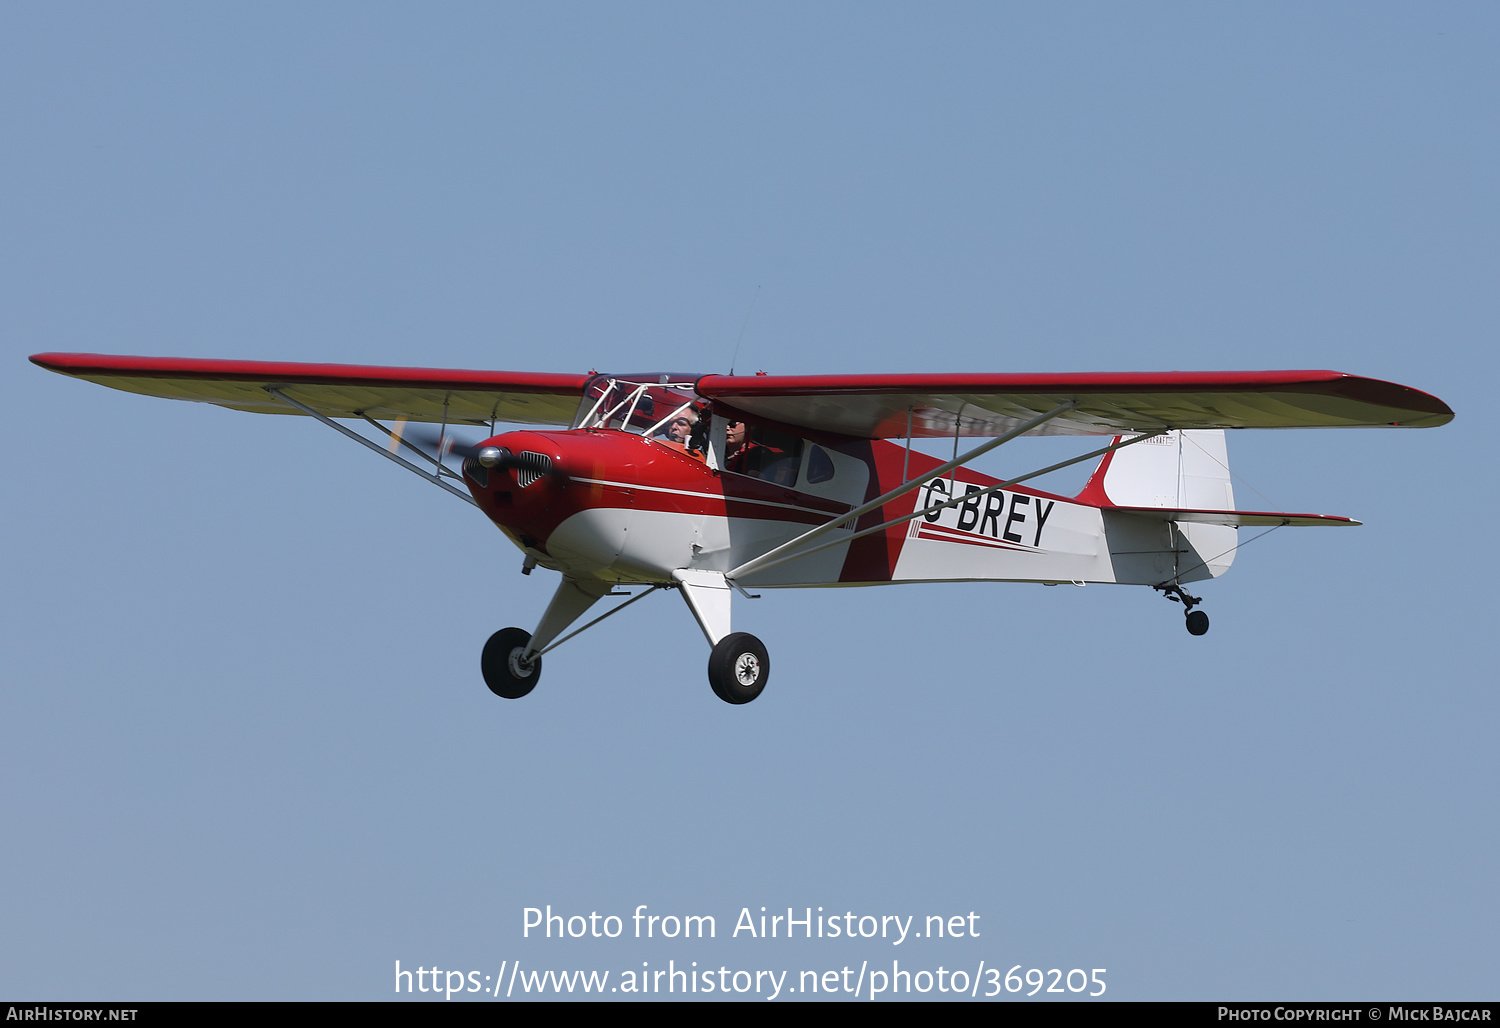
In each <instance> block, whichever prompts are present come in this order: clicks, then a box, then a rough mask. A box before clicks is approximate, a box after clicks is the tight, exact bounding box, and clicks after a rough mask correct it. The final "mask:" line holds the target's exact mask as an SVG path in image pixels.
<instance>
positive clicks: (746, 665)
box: [734, 653, 760, 685]
mask: <svg viewBox="0 0 1500 1028" xmlns="http://www.w3.org/2000/svg"><path fill="white" fill-rule="evenodd" d="M734 677H735V678H737V679H738V680H739V683H740V684H741V685H754V684H755V680H756V679H757V678H759V677H760V659H759V658H757V657H756V656H755V654H753V653H741V654H740V655H739V659H738V660H736V661H735V662H734Z"/></svg>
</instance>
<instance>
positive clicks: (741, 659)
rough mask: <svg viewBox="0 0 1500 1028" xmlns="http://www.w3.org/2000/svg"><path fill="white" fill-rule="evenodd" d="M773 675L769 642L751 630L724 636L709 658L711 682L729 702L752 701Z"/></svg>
mask: <svg viewBox="0 0 1500 1028" xmlns="http://www.w3.org/2000/svg"><path fill="white" fill-rule="evenodd" d="M770 677H771V658H770V657H768V656H767V655H766V647H765V644H764V643H762V642H761V641H760V640H759V639H757V638H756V637H755V636H753V635H751V634H750V633H749V632H735V633H734V634H733V635H726V636H725V637H724V638H722V639H720V640H719V642H718V645H716V646H715V647H714V650H713V653H711V654H709V657H708V684H709V685H711V686H713V688H714V695H715V696H717V697H719V699H721V700H723V701H724V702H725V703H736V704H738V703H749V702H750V701H751V700H753V699H755V697H757V696H759V695H760V693H761V690H762V689H764V688H765V687H766V680H767V679H768V678H770Z"/></svg>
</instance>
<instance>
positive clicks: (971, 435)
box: [31, 353, 1453, 703]
mask: <svg viewBox="0 0 1500 1028" xmlns="http://www.w3.org/2000/svg"><path fill="white" fill-rule="evenodd" d="M31 360H32V362H33V363H35V364H38V365H40V366H41V367H43V368H47V369H49V370H51V371H56V372H59V373H61V374H64V375H71V376H73V377H76V378H83V379H88V380H89V381H92V382H97V383H99V384H101V385H107V386H111V387H113V388H116V389H123V390H126V391H129V392H136V393H145V394H147V395H150V396H162V397H170V398H173V399H179V400H195V401H198V402H203V403H214V404H218V405H220V406H223V407H230V408H233V409H235V410H244V411H254V412H257V413H265V414H298V415H306V416H309V417H312V418H315V419H317V420H318V421H321V422H323V423H324V424H325V425H328V426H329V427H331V428H334V429H336V430H337V431H339V432H342V433H343V434H345V435H346V436H349V437H351V438H352V439H354V440H356V441H358V442H360V443H362V444H364V445H365V446H367V447H369V448H370V449H372V450H374V451H375V452H377V453H380V454H382V455H383V456H385V457H388V458H389V459H390V460H392V461H394V462H396V463H398V464H400V465H402V466H403V467H405V468H406V469H408V470H409V471H412V472H415V473H416V474H418V475H420V476H422V477H423V478H426V479H427V480H429V481H431V482H433V483H435V484H437V485H438V486H440V487H441V488H443V489H446V490H447V491H448V492H450V493H452V494H453V495H455V496H458V497H459V498H461V499H463V500H465V501H467V502H469V503H472V504H474V505H475V506H476V507H478V508H479V509H480V510H481V511H482V512H483V513H484V514H485V516H487V517H488V518H489V519H490V520H491V521H492V522H493V523H494V524H495V525H496V526H497V527H498V528H499V529H500V530H501V531H502V532H504V533H505V535H506V536H508V537H509V538H510V540H511V541H512V542H513V543H515V544H516V546H518V547H519V548H520V549H521V551H522V553H523V554H524V559H523V562H522V565H521V572H522V574H528V575H529V574H530V573H531V571H532V570H533V569H534V568H535V567H537V566H541V567H544V568H548V569H550V570H553V571H556V572H558V573H560V574H561V576H562V581H561V582H560V583H559V584H558V586H557V590H556V592H555V593H554V594H553V597H552V601H551V603H549V604H548V606H547V609H546V611H545V613H543V615H542V617H541V621H540V622H539V623H538V625H537V627H536V629H535V630H534V631H532V632H530V633H528V632H526V631H524V630H522V629H519V628H506V629H502V630H501V631H498V632H496V633H495V634H494V635H492V636H491V637H490V639H489V641H488V642H487V643H486V644H485V646H484V650H483V654H482V657H481V661H480V665H481V670H482V672H483V675H484V680H485V683H486V684H487V685H488V686H489V688H490V689H491V690H492V691H493V692H494V693H495V694H497V695H499V696H502V697H506V698H511V699H514V698H518V697H521V696H524V695H526V694H527V693H529V692H530V691H531V690H532V688H533V687H534V686H535V685H536V683H537V680H538V679H539V678H540V676H541V671H542V655H543V654H545V653H547V652H548V651H549V650H551V649H553V648H555V647H557V646H559V645H561V644H562V643H563V642H566V641H567V640H568V639H571V638H573V636H575V635H577V634H578V633H580V632H582V631H584V630H585V629H587V628H590V627H592V626H593V625H595V624H597V623H598V622H600V621H602V620H603V619H604V618H606V617H609V616H611V615H613V614H615V613H617V612H619V611H620V610H623V609H624V608H625V607H628V606H629V605H630V604H632V603H634V602H636V600H638V599H640V598H642V597H643V596H645V595H647V594H649V593H651V592H654V591H656V590H658V589H675V590H677V591H678V592H679V593H680V594H681V595H682V597H683V599H684V600H685V601H686V603H687V607H688V609H689V611H691V613H692V616H693V617H694V618H695V619H696V620H697V622H698V626H699V627H700V628H701V629H702V630H703V634H704V636H705V637H706V638H707V640H708V643H709V646H710V647H711V648H712V651H711V654H710V657H709V662H708V679H709V682H710V684H711V685H712V686H713V690H714V692H715V693H716V694H717V695H718V696H719V697H720V698H721V699H723V700H725V701H726V702H728V703H748V702H749V701H751V700H753V699H755V698H756V697H757V696H759V695H760V693H761V690H762V689H764V688H765V685H766V681H767V679H768V677H769V675H770V668H771V665H770V660H769V657H768V656H767V653H766V648H765V646H764V645H763V644H762V643H761V641H760V640H759V639H757V638H755V636H753V635H750V634H748V633H745V632H734V631H732V630H731V622H730V607H731V599H732V598H733V596H734V595H735V594H736V593H739V594H741V595H745V596H750V595H752V594H751V593H750V592H749V590H751V589H774V588H791V587H811V586H825V587H826V586H856V585H886V584H891V583H899V582H958V581H1005V582H1033V583H1041V584H1043V585H1060V584H1064V583H1072V584H1076V585H1082V584H1084V583H1089V582H1112V583H1122V584H1131V585H1144V586H1150V587H1151V588H1153V589H1155V590H1157V591H1159V592H1161V593H1162V594H1163V595H1164V596H1165V597H1166V598H1168V599H1170V600H1173V601H1175V602H1179V603H1181V604H1182V607H1183V611H1184V613H1185V615H1186V624H1187V630H1188V631H1189V632H1191V633H1192V634H1193V635H1202V634H1203V633H1204V632H1206V631H1208V617H1207V615H1206V614H1204V612H1203V611H1201V610H1195V609H1194V608H1195V607H1196V606H1197V605H1198V604H1199V603H1200V602H1201V600H1199V598H1198V597H1196V596H1193V595H1192V594H1190V593H1189V592H1188V591H1187V589H1186V586H1187V585H1188V584H1190V583H1193V582H1198V581H1203V580H1205V579H1210V578H1217V577H1218V576H1220V575H1222V574H1223V573H1224V572H1225V571H1226V570H1228V568H1229V565H1230V563H1231V562H1232V561H1233V559H1234V552H1235V549H1236V547H1237V545H1238V543H1237V535H1236V533H1237V531H1238V529H1240V528H1243V527H1248V526H1266V527H1267V528H1271V527H1277V526H1282V525H1322V526H1329V525H1355V524H1358V522H1356V521H1352V520H1350V519H1349V518H1343V517H1334V516H1329V515H1322V514H1287V513H1282V512H1279V511H1246V510H1236V509H1235V504H1234V493H1233V489H1232V488H1231V484H1230V474H1229V465H1228V456H1227V453H1226V449H1225V441H1224V430H1225V429H1232V428H1322V427H1385V426H1400V427H1406V428H1429V427H1433V426H1436V425H1442V424H1446V423H1447V422H1448V421H1451V420H1452V418H1453V412H1452V411H1451V410H1449V409H1448V407H1447V405H1445V404H1444V403H1443V402H1442V401H1441V400H1438V399H1437V398H1436V397H1433V396H1429V395H1427V394H1426V393H1422V392H1418V391H1417V390H1415V389H1410V388H1407V387H1405V386H1400V385H1395V384H1393V383H1390V382H1381V381H1378V380H1375V379H1369V378H1359V377H1355V376H1352V375H1344V374H1339V373H1337V372H1332V371H1261V372H1167V373H1159V374H1152V373H1124V374H1118V373H1117V374H1067V375H1029V374H1026V375H1018V374H1006V375H988V374H945V375H820V376H784V375H764V374H761V375H753V376H734V375H701V376H697V375H684V374H632V375H603V374H592V373H591V374H587V375H560V374H535V373H522V372H491V371H451V370H434V369H426V368H387V367H362V366H354V365H336V364H287V363H270V362H261V361H231V360H190V359H179V358H158V357H120V356H107V355H102V354H79V353H44V354H37V355H36V356H34V357H32V358H31ZM341 421H352V422H356V423H360V424H361V425H364V426H368V429H371V430H374V431H377V432H378V433H379V434H378V435H377V436H375V437H374V438H371V436H370V434H369V431H365V432H356V431H355V430H354V429H353V428H350V427H349V426H348V425H346V424H341V423H340V422H341ZM413 422H418V423H431V424H438V425H440V426H441V428H440V429H439V431H438V434H437V435H436V436H431V435H430V434H424V432H423V430H422V429H420V428H412V427H410V423H413ZM502 423H504V424H510V425H513V424H519V425H530V426H539V427H536V428H524V429H521V430H517V431H507V432H503V433H500V434H496V431H495V429H496V426H497V425H499V424H502ZM465 425H466V426H485V427H486V429H487V432H488V436H487V437H486V438H484V439H482V440H481V441H479V442H477V443H475V444H464V443H460V442H458V441H457V440H456V439H455V438H454V437H453V436H452V435H450V429H452V428H454V427H456V426H465ZM1026 435H1079V436H1090V435H1092V436H1107V437H1111V438H1110V441H1109V442H1108V443H1107V444H1106V445H1104V446H1101V447H1098V448H1096V449H1093V450H1091V451H1090V452H1088V453H1085V454H1083V455H1081V456H1079V457H1074V458H1071V459H1069V460H1065V461H1062V462H1059V463H1057V464H1053V465H1051V466H1049V467H1046V468H1041V469H1038V470H1035V471H1032V472H1030V473H1027V474H1023V475H1017V476H1015V477H1013V478H1009V479H1007V480H1004V481H1001V480H998V479H995V478H991V477H989V476H986V475H983V474H980V473H978V472H975V471H972V470H970V469H969V468H968V467H966V465H967V464H968V463H969V462H971V461H972V460H974V459H975V458H977V457H979V456H980V455H981V454H983V453H986V452H988V451H989V450H992V449H994V448H995V447H997V446H1000V445H1002V444H1004V443H1008V442H1010V441H1012V440H1014V439H1016V438H1018V437H1020V436H1026ZM934 438H942V439H948V438H951V439H952V440H953V457H952V459H951V460H947V461H944V460H939V459H938V458H936V457H932V456H929V455H927V454H926V453H923V452H921V451H918V450H914V449H912V446H911V442H912V440H913V439H934ZM979 438H982V439H983V440H984V441H983V442H982V443H980V444H978V445H973V446H971V448H968V449H963V447H962V443H961V441H962V440H964V439H970V440H973V439H979ZM893 440H903V441H904V443H903V444H898V443H896V442H894V441H893ZM961 450H962V452H960V451H961ZM1094 458H1099V464H1098V466H1097V467H1096V468H1095V469H1094V472H1093V474H1092V476H1091V477H1090V478H1089V480H1088V484H1087V485H1086V486H1085V487H1084V489H1083V491H1082V492H1080V493H1079V494H1078V495H1077V496H1071V497H1070V496H1060V495H1056V494H1053V493H1048V492H1043V491H1041V490H1038V489H1035V488H1031V487H1029V486H1026V485H1023V484H1022V483H1023V482H1027V481H1030V480H1032V479H1034V478H1037V477H1039V476H1041V475H1043V474H1046V473H1047V472H1050V471H1055V470H1057V469H1059V468H1062V467H1066V466H1069V465H1072V464H1077V463H1079V462H1081V461H1086V460H1091V459H1094ZM452 459H457V460H460V461H461V467H460V468H459V469H457V470H455V469H454V468H453V467H450V466H449V464H448V463H447V462H448V461H449V460H452ZM627 587H640V591H639V592H635V593H633V594H632V593H630V592H629V591H628V588H627ZM622 590H626V591H622ZM605 596H629V599H626V600H625V601H624V602H623V603H621V604H619V605H618V606H615V607H613V608H612V609H611V610H609V611H608V612H607V613H605V614H603V615H601V616H599V617H596V618H594V619H593V620H592V621H589V622H587V623H586V624H584V625H583V626H582V627H581V628H578V629H576V630H574V631H572V632H569V633H568V634H566V635H564V634H563V633H564V632H567V630H568V629H569V628H570V627H571V626H572V625H574V624H575V623H576V622H577V621H578V620H580V619H581V618H582V616H583V615H584V614H585V613H586V612H587V611H588V610H589V609H590V608H592V607H593V606H594V604H595V603H597V602H598V601H599V600H600V599H601V598H603V597H605Z"/></svg>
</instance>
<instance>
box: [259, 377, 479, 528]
mask: <svg viewBox="0 0 1500 1028" xmlns="http://www.w3.org/2000/svg"><path fill="white" fill-rule="evenodd" d="M265 388H266V392H268V393H270V394H271V395H272V396H274V397H276V399H278V400H280V401H281V402H282V403H284V404H287V405H288V406H290V407H296V408H297V409H298V410H300V411H301V412H302V413H303V414H307V415H310V416H311V417H314V418H317V419H318V420H319V421H321V422H323V424H325V425H327V426H328V427H329V428H331V429H333V430H335V431H337V432H342V433H343V434H344V435H346V436H348V437H349V438H350V439H353V440H354V441H355V442H356V443H359V444H361V445H362V446H368V447H369V448H370V449H372V450H374V451H375V452H376V453H378V454H380V455H381V456H382V457H385V458H386V459H387V460H393V461H395V462H396V463H397V464H400V465H401V466H402V467H403V468H405V469H406V470H407V471H410V472H412V473H413V474H414V475H417V476H418V477H419V478H422V479H424V480H425V481H428V482H431V483H432V484H433V485H435V486H437V487H438V488H439V489H444V490H447V491H448V492H450V493H452V494H453V495H454V496H457V497H458V498H459V499H460V500H463V501H464V502H465V503H471V504H473V505H474V506H476V507H477V506H479V504H477V503H474V497H472V496H470V495H469V494H468V493H466V492H464V491H463V490H461V489H457V488H455V487H453V486H451V485H449V484H448V483H447V482H444V481H443V480H442V479H440V478H438V477H437V476H436V475H435V474H434V475H429V474H428V473H427V472H426V471H425V470H423V469H422V468H419V467H417V466H416V465H415V464H413V463H412V462H411V461H409V460H407V459H406V458H404V457H398V456H397V455H396V454H394V453H391V452H390V451H389V450H387V449H385V448H384V447H382V446H381V445H380V444H379V443H376V442H374V441H373V440H370V439H366V438H365V437H364V436H362V435H360V434H359V433H358V432H356V431H354V430H353V429H352V428H345V427H344V426H343V425H340V424H339V423H338V422H337V421H334V420H333V419H332V418H329V417H324V416H323V415H322V414H319V413H318V412H317V411H315V410H313V409H312V408H311V407H309V406H307V405H306V404H303V403H298V402H297V401H296V400H294V399H292V398H291V397H290V396H288V395H286V394H285V393H283V392H282V391H281V390H280V389H277V388H276V387H275V386H266V387H265Z"/></svg>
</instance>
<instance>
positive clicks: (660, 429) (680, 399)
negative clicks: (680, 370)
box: [573, 374, 706, 443]
mask: <svg viewBox="0 0 1500 1028" xmlns="http://www.w3.org/2000/svg"><path fill="white" fill-rule="evenodd" d="M694 380H695V379H694V376H691V375H671V374H652V375H628V376H627V375H599V376H596V377H595V378H594V379H593V380H592V381H590V382H589V384H588V385H587V386H586V387H585V388H584V392H583V401H582V402H581V403H580V404H579V405H578V414H577V416H576V417H574V419H573V427H574V428H617V429H620V430H621V431H625V432H636V433H638V434H640V435H643V436H647V437H649V438H654V439H662V440H667V441H671V442H678V443H687V442H688V441H689V439H690V438H692V437H693V436H694V435H701V432H702V430H703V429H704V428H705V427H706V419H705V418H704V417H702V416H701V415H702V413H703V412H702V411H700V409H699V408H706V404H704V403H702V402H701V401H700V400H699V399H698V394H697V393H695V392H694V391H693V382H694Z"/></svg>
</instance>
